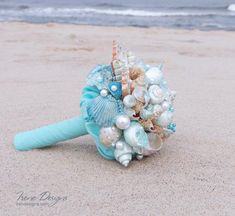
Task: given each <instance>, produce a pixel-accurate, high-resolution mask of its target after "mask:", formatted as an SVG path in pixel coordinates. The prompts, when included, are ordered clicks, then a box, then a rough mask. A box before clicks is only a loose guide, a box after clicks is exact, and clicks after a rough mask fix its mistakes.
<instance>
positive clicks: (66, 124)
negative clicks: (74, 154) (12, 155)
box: [14, 116, 88, 151]
mask: <svg viewBox="0 0 235 216" xmlns="http://www.w3.org/2000/svg"><path fill="white" fill-rule="evenodd" d="M86 134H88V132H87V129H86V127H85V120H84V119H83V117H82V116H79V117H75V118H71V119H68V120H65V121H62V122H58V123H55V124H51V125H48V126H44V127H41V128H37V129H34V130H31V131H26V132H21V133H18V134H16V136H15V139H14V145H15V148H16V149H17V150H20V151H26V150H31V149H35V148H43V147H47V146H51V145H55V144H56V143H58V142H61V141H65V140H69V139H74V138H76V137H79V136H82V135H86Z"/></svg>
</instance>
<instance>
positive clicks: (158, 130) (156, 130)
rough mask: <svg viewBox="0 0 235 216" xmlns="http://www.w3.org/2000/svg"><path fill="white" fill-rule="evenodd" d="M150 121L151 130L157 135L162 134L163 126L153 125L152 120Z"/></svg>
mask: <svg viewBox="0 0 235 216" xmlns="http://www.w3.org/2000/svg"><path fill="white" fill-rule="evenodd" d="M152 123H153V129H152V128H151V132H152V133H156V134H158V135H160V134H162V133H163V128H162V127H160V126H159V125H155V122H154V121H152Z"/></svg>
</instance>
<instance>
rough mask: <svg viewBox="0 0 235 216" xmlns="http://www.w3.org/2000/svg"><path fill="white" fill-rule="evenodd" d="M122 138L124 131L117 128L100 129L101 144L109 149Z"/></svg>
mask: <svg viewBox="0 0 235 216" xmlns="http://www.w3.org/2000/svg"><path fill="white" fill-rule="evenodd" d="M121 136H122V131H121V130H120V129H119V128H117V127H115V126H112V127H105V128H101V129H100V142H101V143H102V144H104V145H106V146H108V147H110V146H111V145H112V143H116V142H117V141H118V140H119V139H120V138H121Z"/></svg>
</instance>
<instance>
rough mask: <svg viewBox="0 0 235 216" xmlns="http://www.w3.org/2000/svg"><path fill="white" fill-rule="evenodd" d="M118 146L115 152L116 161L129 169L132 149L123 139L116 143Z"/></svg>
mask: <svg viewBox="0 0 235 216" xmlns="http://www.w3.org/2000/svg"><path fill="white" fill-rule="evenodd" d="M116 146H117V147H116V149H115V150H114V157H115V159H116V160H117V161H118V162H119V163H120V164H122V165H123V166H125V167H127V166H128V165H129V163H130V161H131V160H132V152H133V151H132V148H131V147H130V146H129V145H128V144H127V143H126V142H125V140H123V139H121V140H119V141H118V143H116ZM118 146H119V147H118Z"/></svg>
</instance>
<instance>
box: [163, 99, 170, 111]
mask: <svg viewBox="0 0 235 216" xmlns="http://www.w3.org/2000/svg"><path fill="white" fill-rule="evenodd" d="M169 108H170V103H169V102H167V101H163V102H162V109H163V110H164V111H166V110H168V109H169Z"/></svg>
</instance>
